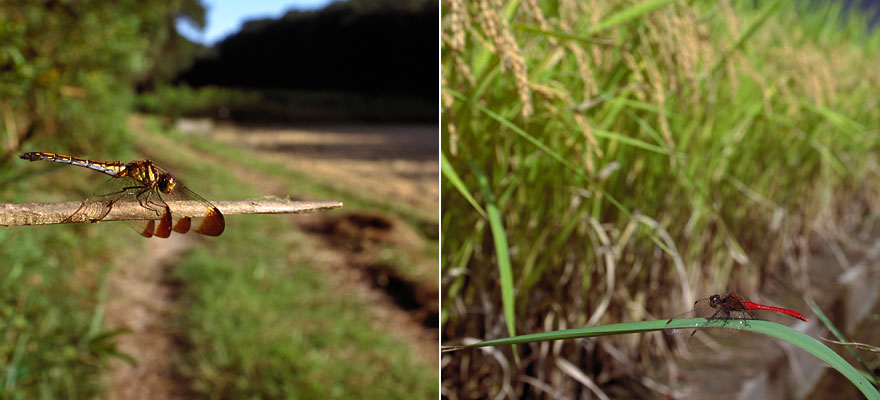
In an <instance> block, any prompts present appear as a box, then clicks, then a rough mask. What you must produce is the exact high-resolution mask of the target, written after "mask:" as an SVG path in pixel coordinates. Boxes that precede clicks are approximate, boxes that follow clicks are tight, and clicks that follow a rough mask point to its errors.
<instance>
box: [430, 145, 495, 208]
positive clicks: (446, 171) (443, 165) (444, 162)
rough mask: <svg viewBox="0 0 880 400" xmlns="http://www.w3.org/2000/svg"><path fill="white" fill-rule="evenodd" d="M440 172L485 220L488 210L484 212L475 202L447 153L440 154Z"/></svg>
mask: <svg viewBox="0 0 880 400" xmlns="http://www.w3.org/2000/svg"><path fill="white" fill-rule="evenodd" d="M440 171H442V172H443V176H444V177H446V179H448V180H449V183H452V186H455V189H456V190H458V192H459V193H461V195H462V196H464V198H465V199H466V200H467V201H468V203H471V206H473V207H474V209H476V210H477V212H479V213H480V215H482V216H483V218H485V217H486V210H483V207H480V204H479V203H477V200H475V199H474V196H472V195H471V192H470V191H468V189H467V187H466V186H465V185H464V182H462V181H461V178H459V177H458V174H457V173H456V172H455V168H453V167H452V164H450V163H449V160H448V159H447V158H446V153H444V152H442V151H441V152H440Z"/></svg>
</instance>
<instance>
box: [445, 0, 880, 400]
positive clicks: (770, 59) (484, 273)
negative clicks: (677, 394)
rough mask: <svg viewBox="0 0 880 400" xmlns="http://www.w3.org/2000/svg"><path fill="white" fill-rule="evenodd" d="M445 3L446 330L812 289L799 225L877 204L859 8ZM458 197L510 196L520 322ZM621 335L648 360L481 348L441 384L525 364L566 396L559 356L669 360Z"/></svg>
mask: <svg viewBox="0 0 880 400" xmlns="http://www.w3.org/2000/svg"><path fill="white" fill-rule="evenodd" d="M444 4H445V7H444V15H443V52H442V70H443V72H442V77H441V81H442V82H441V84H442V85H443V89H442V103H443V111H444V113H443V118H442V124H441V126H442V137H441V145H442V153H443V154H442V156H443V157H444V158H445V159H446V160H448V162H447V163H446V165H444V169H443V171H444V175H445V176H446V178H444V179H442V180H441V185H442V186H441V192H442V193H443V199H442V205H441V213H442V221H443V228H442V235H443V236H442V237H443V240H442V245H441V257H442V260H443V262H442V269H443V274H444V283H445V285H444V287H445V288H446V291H444V292H443V296H444V302H443V304H444V310H443V318H444V319H443V321H444V326H443V335H444V340H462V339H464V338H466V337H476V338H480V339H491V338H496V337H502V336H506V335H507V334H508V332H507V327H506V323H507V322H509V320H510V319H514V320H515V331H516V333H517V334H522V333H532V332H539V331H546V330H553V329H565V328H568V327H580V326H584V325H594V324H603V323H616V322H626V321H638V320H643V319H646V318H654V317H662V316H669V315H674V314H677V313H678V312H681V311H682V308H683V307H686V304H689V303H690V302H691V301H693V300H694V298H695V297H702V296H703V295H705V294H708V293H712V292H719V291H724V290H726V289H737V290H741V291H744V292H746V293H756V292H762V291H778V292H783V293H790V294H791V293H797V292H801V293H808V289H809V286H808V285H809V282H808V280H807V279H805V274H804V271H805V257H806V256H805V255H806V254H808V253H809V250H810V244H811V240H815V237H816V235H822V236H824V237H829V236H834V235H840V234H842V232H847V231H851V230H853V229H855V228H857V227H859V226H858V224H859V223H860V217H862V216H865V215H873V214H875V213H876V212H877V210H878V204H877V202H876V200H873V199H876V198H877V194H878V192H880V186H878V179H877V178H878V160H877V151H878V148H880V136H878V134H877V130H876V127H877V126H878V124H880V108H878V107H877V105H878V99H880V97H878V95H877V87H878V86H880V74H877V72H876V65H877V64H878V61H880V57H878V51H877V50H878V41H880V37H878V35H876V34H875V35H870V34H869V33H868V32H867V30H866V29H865V26H866V24H865V21H864V19H863V18H861V17H860V16H859V15H854V14H851V15H846V16H844V15H842V14H841V11H840V7H839V6H835V5H828V6H826V5H821V6H818V5H813V4H812V3H810V5H809V6H807V5H804V4H801V3H800V2H757V3H754V2H731V1H722V2H697V3H693V4H691V3H683V2H668V1H649V2H638V3H636V2H591V3H590V4H589V5H587V4H586V3H584V2H575V1H558V2H547V3H542V4H537V2H534V1H528V0H527V1H523V2H519V1H509V2H507V3H505V4H503V5H501V4H495V3H494V2H491V1H480V2H476V3H466V2H462V1H460V0H449V1H447V2H446V3H444ZM499 6H503V7H499ZM472 164H476V165H477V166H478V168H474V167H472V166H471V165H472ZM476 170H483V171H486V172H485V173H486V176H487V178H488V182H489V186H490V188H491V193H490V195H491V196H485V195H482V194H481V191H480V183H479V179H480V174H478V173H477V172H476ZM455 176H457V177H458V179H460V181H458V182H457V180H458V179H455V178H454V177H455ZM462 192H466V193H468V195H469V196H473V197H474V198H475V199H476V201H477V203H479V204H480V205H482V206H483V207H486V206H487V205H488V204H490V201H489V200H490V198H491V197H494V198H495V201H494V203H495V204H497V206H498V207H499V209H500V213H501V216H502V218H501V219H502V221H501V222H502V225H503V228H504V235H505V236H506V240H507V241H508V243H509V244H508V246H509V247H508V249H505V250H508V251H509V254H510V259H511V260H510V264H511V268H512V273H513V277H514V279H513V284H512V285H513V290H514V296H513V303H514V304H512V305H507V307H512V308H513V309H514V310H515V312H514V313H513V316H512V317H507V318H505V316H504V313H503V312H502V310H503V309H505V306H504V305H502V299H503V296H502V293H504V291H505V290H504V289H503V288H502V286H501V285H500V284H499V276H503V275H499V274H500V273H499V267H498V264H499V263H500V259H499V257H498V256H499V255H500V254H502V252H501V251H499V249H497V248H495V247H493V245H492V243H493V241H492V238H493V236H495V235H497V232H490V231H489V230H488V229H487V228H488V226H489V225H488V224H486V223H485V220H484V219H485V217H484V216H483V215H482V214H481V213H480V212H479V211H478V210H477V208H476V207H474V206H473V205H471V204H470V203H469V202H468V199H467V197H468V196H463V195H461V193H462ZM493 229H494V228H493ZM494 243H495V244H496V245H497V243H499V242H498V241H497V240H496V241H495V242H494ZM505 252H506V251H505ZM611 340H612V342H611V343H613V344H615V345H618V348H621V349H623V351H624V355H626V356H629V357H632V358H635V357H639V359H640V363H626V362H622V361H620V360H619V359H617V361H612V360H614V359H615V358H613V357H612V356H611V355H610V354H609V353H608V352H607V351H605V350H602V349H600V348H593V347H592V345H585V346H581V347H575V346H574V345H573V344H571V343H566V344H561V343H560V344H559V345H556V346H554V347H553V349H551V350H547V349H546V348H544V349H545V350H543V353H542V352H537V349H538V347H533V348H531V349H532V350H534V351H536V353H535V354H533V355H532V358H526V359H527V360H531V361H526V362H523V363H521V364H513V365H511V368H514V366H515V367H516V368H517V370H516V371H513V372H511V371H503V370H502V368H500V367H489V366H492V365H497V364H494V363H493V362H491V361H489V359H488V358H486V357H483V356H480V355H479V354H478V353H473V354H472V356H473V357H476V358H475V359H470V357H471V356H456V357H452V358H451V359H450V360H449V364H447V365H446V367H445V368H444V374H443V379H444V386H445V387H447V389H449V390H455V391H458V393H462V394H463V393H467V394H468V396H485V395H490V394H494V393H496V392H497V390H498V388H499V387H502V386H503V387H507V386H506V385H510V387H512V388H513V389H512V390H516V391H519V392H518V393H521V391H523V390H528V389H527V388H529V387H530V386H528V385H527V384H526V383H525V381H523V380H521V379H518V378H517V376H518V375H517V371H518V372H521V373H527V374H529V375H530V376H539V379H543V380H544V382H547V383H554V382H555V383H559V382H569V383H567V384H566V385H562V386H557V387H558V388H559V390H560V391H561V393H563V394H568V395H572V396H573V395H574V393H575V392H576V391H577V390H578V389H577V387H579V386H578V385H572V384H570V382H572V381H571V380H570V379H569V378H567V377H566V376H565V375H564V373H563V372H562V371H560V370H559V369H552V368H551V369H547V370H544V371H542V372H540V373H538V372H535V369H540V368H543V367H541V365H545V364H544V363H545V362H549V361H548V359H552V358H554V357H560V358H565V359H566V360H567V361H569V362H572V363H575V365H581V366H584V367H585V369H587V371H590V369H589V368H588V367H587V366H593V368H594V369H593V370H594V371H598V370H600V369H601V371H602V373H603V374H607V375H604V376H617V377H619V376H623V377H626V376H633V375H632V373H633V371H632V370H631V369H632V368H633V366H634V365H638V366H639V368H638V371H637V374H644V376H647V377H649V378H655V377H658V375H660V373H659V372H656V373H655V372H652V371H661V370H662V368H660V367H661V366H662V364H663V363H664V362H665V360H664V359H663V358H662V357H661V355H662V354H663V353H662V352H663V351H664V349H665V346H663V344H662V343H661V342H660V341H655V340H654V339H652V338H651V337H648V336H644V337H635V336H633V337H621V338H615V339H611ZM547 351H549V353H547ZM510 361H511V362H513V359H512V358H510ZM592 378H595V376H594V377H592ZM615 382H617V383H618V384H627V383H626V382H628V379H627V378H620V379H619V380H617V381H615Z"/></svg>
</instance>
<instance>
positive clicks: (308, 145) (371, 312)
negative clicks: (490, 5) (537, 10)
mask: <svg viewBox="0 0 880 400" xmlns="http://www.w3.org/2000/svg"><path fill="white" fill-rule="evenodd" d="M438 20H439V5H438V3H437V2H436V1H431V0H399V1H398V0H351V1H336V2H330V1H323V2H308V1H303V2H298V1H275V2H272V1H253V2H237V1H221V0H216V1H203V2H199V1H196V0H172V1H153V0H148V1H119V2H105V1H93V0H86V1H64V0H61V1H4V2H2V3H0V120H2V123H0V138H2V146H3V153H2V157H0V182H2V185H0V196H2V201H3V202H9V203H19V202H50V201H81V200H83V199H85V198H87V197H89V196H91V195H92V193H96V192H98V193H100V192H101V188H102V187H103V185H104V184H105V182H106V181H107V177H106V176H103V175H101V174H99V173H96V172H94V171H89V170H87V169H84V168H74V167H70V166H66V165H62V164H54V163H29V162H25V161H23V160H20V159H19V158H18V155H19V154H21V153H23V152H26V151H47V152H58V153H63V154H71V155H74V156H80V157H85V158H92V159H98V160H107V161H114V160H120V161H130V160H135V159H150V160H153V161H154V162H156V163H157V164H159V165H161V166H163V167H165V168H167V169H169V170H170V171H171V172H173V173H174V174H175V175H176V176H177V177H178V178H179V179H181V180H182V181H183V182H185V183H186V185H187V186H188V187H189V188H190V189H192V190H193V191H195V192H196V193H198V194H199V195H201V196H202V197H205V198H206V199H208V200H209V201H212V200H246V199H261V198H264V197H267V196H270V197H279V198H291V199H293V200H315V201H342V202H343V203H344V204H345V205H344V207H343V208H342V209H340V210H335V211H333V212H322V213H315V214H308V215H294V216H290V215H263V216H253V215H250V216H240V215H227V216H226V231H225V232H224V233H223V235H222V236H219V237H217V238H205V237H201V236H199V235H195V234H187V235H178V234H174V235H173V236H172V237H171V238H169V239H157V238H153V239H144V238H142V237H140V236H138V235H137V233H135V232H133V231H132V230H131V229H129V228H128V227H127V226H125V224H117V223H109V222H108V223H99V224H81V225H53V226H39V227H8V228H5V229H0V336H2V337H3V340H2V341H0V372H2V374H0V381H2V384H0V398H63V399H72V398H112V399H130V398H150V399H165V398H217V399H227V398H228V399H233V398H352V397H373V398H407V399H409V398H436V397H437V395H438V385H437V376H438V366H437V365H438V363H437V361H438V355H437V340H438V330H437V329H438V326H437V321H438V316H439V302H438V286H439V282H438V277H437V264H438V256H437V254H438V236H439V232H438V229H439V228H438V216H437V209H438V206H439V197H438V196H439V193H438V187H437V176H438V171H439V168H438V158H437V152H438V145H437V125H438V122H439V121H438V116H437V102H438V100H437V86H436V84H437V82H436V79H437V78H436V71H437V70H436V66H437V63H438V53H437V48H436V46H437V30H436V27H437V21H438Z"/></svg>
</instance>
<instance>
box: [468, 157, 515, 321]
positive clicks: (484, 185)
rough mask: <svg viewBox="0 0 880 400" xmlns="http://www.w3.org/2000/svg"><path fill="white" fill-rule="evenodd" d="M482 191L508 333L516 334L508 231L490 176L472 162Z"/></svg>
mask: <svg viewBox="0 0 880 400" xmlns="http://www.w3.org/2000/svg"><path fill="white" fill-rule="evenodd" d="M471 168H472V169H473V172H474V175H475V176H476V177H477V182H478V183H479V184H480V191H481V192H482V193H483V197H484V198H485V200H486V214H487V217H488V218H489V228H490V229H491V230H492V239H493V240H494V243H495V257H497V259H498V277H499V278H500V279H501V303H502V305H503V306H504V319H505V320H506V322H507V333H508V334H509V335H510V336H514V335H516V324H515V322H516V320H515V315H514V312H513V311H514V304H515V303H514V293H513V268H511V265H510V252H509V249H508V247H507V246H508V245H507V232H505V230H504V223H503V222H502V221H501V210H500V209H499V208H498V204H496V202H495V195H494V194H492V189H491V187H490V186H489V178H487V177H486V174H485V173H484V172H483V170H482V169H481V168H480V166H479V165H477V164H476V163H471Z"/></svg>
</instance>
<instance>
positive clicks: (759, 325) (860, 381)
mask: <svg viewBox="0 0 880 400" xmlns="http://www.w3.org/2000/svg"><path fill="white" fill-rule="evenodd" d="M720 323H722V322H721V321H709V320H707V319H705V318H686V319H676V320H673V321H672V322H670V323H668V324H667V320H665V319H664V320H656V321H642V322H627V323H622V324H612V325H602V326H593V327H588V328H578V329H566V330H561V331H554V332H544V333H533V334H529V335H522V336H515V337H510V338H503V339H494V340H487V341H484V342H479V343H474V344H471V345H465V346H455V347H453V348H447V349H446V350H458V349H465V348H471V347H487V346H501V345H510V344H519V343H532V342H543V341H548V340H561V339H576V338H588V337H597V336H610V335H622V334H628V333H643V332H651V331H659V330H664V329H687V328H706V327H717V326H718V325H719V324H720ZM740 329H742V330H746V331H752V332H758V333H763V334H765V335H770V336H773V337H775V338H777V339H781V340H783V341H786V342H788V343H791V344H792V345H795V346H797V347H800V348H801V349H803V350H805V351H807V352H808V353H810V354H812V355H814V356H816V357H817V358H819V359H820V360H822V361H825V362H826V363H827V364H828V365H830V366H831V367H833V368H834V369H836V370H837V371H838V372H840V373H841V374H843V376H845V377H846V378H847V379H849V380H850V382H852V383H853V384H854V385H856V387H857V388H858V389H859V390H860V391H861V392H862V394H864V395H865V397H867V398H868V399H872V400H880V393H878V392H877V390H876V389H875V388H874V387H873V386H871V384H870V383H869V382H868V380H867V379H865V377H864V376H862V374H861V373H859V371H858V370H856V369H855V368H854V367H853V366H852V365H850V364H849V363H847V362H846V360H844V359H843V357H841V356H840V355H838V354H837V353H835V352H834V351H833V350H831V349H830V348H828V346H825V345H824V344H822V343H821V342H819V341H818V340H816V339H815V338H813V337H812V336H809V335H807V334H805V333H803V332H800V331H797V330H795V329H792V328H789V327H788V326H785V325H782V324H778V323H776V322H771V321H762V320H754V321H748V325H745V326H742V327H741V328H740Z"/></svg>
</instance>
